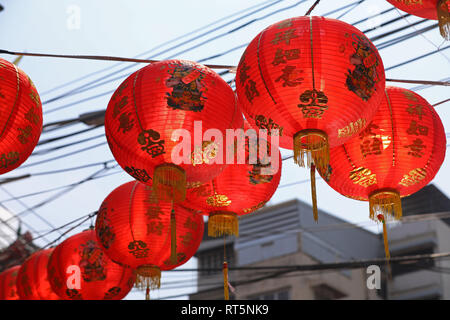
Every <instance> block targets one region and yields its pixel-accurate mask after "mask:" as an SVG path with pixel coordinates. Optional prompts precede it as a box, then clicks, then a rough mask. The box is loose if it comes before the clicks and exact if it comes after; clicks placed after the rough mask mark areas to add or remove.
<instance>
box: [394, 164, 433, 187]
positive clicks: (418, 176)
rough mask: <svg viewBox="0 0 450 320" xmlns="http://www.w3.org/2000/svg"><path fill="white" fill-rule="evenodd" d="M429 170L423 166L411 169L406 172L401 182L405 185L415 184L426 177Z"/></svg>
mask: <svg viewBox="0 0 450 320" xmlns="http://www.w3.org/2000/svg"><path fill="white" fill-rule="evenodd" d="M426 176H427V171H426V170H425V169H423V168H416V169H413V170H411V171H410V172H409V173H408V174H405V175H404V176H403V178H402V180H401V181H400V182H399V184H400V185H402V186H404V187H409V186H412V185H415V184H417V183H419V182H420V181H422V180H423V179H425V177H426Z"/></svg>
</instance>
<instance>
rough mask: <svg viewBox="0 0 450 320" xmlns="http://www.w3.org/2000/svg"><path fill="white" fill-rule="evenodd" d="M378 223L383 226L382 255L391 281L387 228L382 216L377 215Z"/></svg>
mask: <svg viewBox="0 0 450 320" xmlns="http://www.w3.org/2000/svg"><path fill="white" fill-rule="evenodd" d="M377 218H378V221H381V223H382V224H383V242H384V254H385V255H386V266H387V272H388V279H390V280H392V270H391V265H390V263H389V260H390V259H391V254H390V253H389V241H388V235H387V227H386V221H385V219H384V215H382V214H379V215H378V216H377Z"/></svg>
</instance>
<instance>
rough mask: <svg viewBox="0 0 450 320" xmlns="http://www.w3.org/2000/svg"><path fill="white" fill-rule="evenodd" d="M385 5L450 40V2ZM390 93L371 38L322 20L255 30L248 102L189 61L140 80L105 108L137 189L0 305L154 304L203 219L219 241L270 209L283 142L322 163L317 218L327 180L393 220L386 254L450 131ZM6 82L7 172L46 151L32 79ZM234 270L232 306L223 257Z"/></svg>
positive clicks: (242, 89)
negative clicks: (409, 199)
mask: <svg viewBox="0 0 450 320" xmlns="http://www.w3.org/2000/svg"><path fill="white" fill-rule="evenodd" d="M388 1H389V2H390V3H392V4H393V5H395V6H397V7H398V8H399V9H401V10H404V11H407V12H409V13H411V14H415V15H418V16H421V17H425V18H429V19H436V18H437V19H439V23H440V30H441V33H442V35H443V36H444V37H447V39H448V36H449V34H450V32H449V28H450V26H449V24H450V22H449V21H450V18H449V14H448V12H449V10H448V6H449V4H450V1H448V0H439V1H436V0H430V1H426V0H423V1H400V0H388ZM385 82H386V79H385V73H384V66H383V62H382V60H381V57H380V55H379V53H378V51H377V49H376V47H375V46H374V45H373V44H372V43H371V42H370V40H369V39H368V38H367V37H366V36H365V35H364V34H363V33H362V32H361V31H359V30H358V29H356V28H355V27H353V26H351V25H349V24H347V23H344V22H342V21H339V20H335V19H329V18H324V17H296V18H291V19H286V20H283V21H280V22H278V23H275V24H273V25H271V26H269V27H267V28H266V29H264V30H263V31H262V32H261V33H259V34H258V35H257V36H256V37H255V38H254V39H253V40H252V41H251V42H250V44H249V45H248V47H247V48H246V50H245V52H244V54H243V55H242V57H241V59H240V62H239V64H238V67H237V73H236V93H235V92H233V90H232V89H231V87H230V86H229V85H228V84H227V83H226V82H225V81H224V80H223V79H222V78H221V77H220V76H219V75H218V74H217V73H216V72H214V71H213V70H212V69H210V68H208V67H206V66H204V65H201V64H199V63H196V62H192V61H186V60H165V61H160V62H155V63H151V64H149V65H148V66H146V67H144V68H142V69H140V70H138V71H136V72H135V73H133V74H132V75H130V76H129V77H128V78H127V79H126V80H125V81H123V82H122V83H121V84H120V85H119V86H118V88H117V90H116V91H115V92H114V94H113V95H112V97H111V100H110V102H109V104H108V106H107V108H106V113H105V135H106V138H107V142H108V145H109V148H110V150H111V152H112V154H113V156H114V158H115V160H116V161H117V162H118V164H119V165H120V166H121V167H122V169H123V170H124V171H125V172H126V173H128V174H129V175H130V176H131V177H132V178H133V181H130V182H127V183H125V184H123V185H121V186H117V187H116V188H115V189H114V190H112V191H111V193H110V194H109V195H108V196H107V197H106V198H105V199H104V200H103V201H102V202H101V205H100V208H99V211H98V214H97V218H96V223H95V229H94V228H93V227H92V228H90V229H88V230H85V231H83V232H81V233H78V234H76V235H74V236H71V237H69V238H68V239H66V240H65V241H63V242H62V243H60V244H59V245H57V246H56V247H53V248H49V249H45V250H40V251H37V252H35V253H34V254H32V255H31V256H30V257H29V258H28V259H27V260H26V261H25V262H24V263H23V264H22V265H21V266H14V267H12V268H9V269H7V270H5V271H4V272H2V273H1V274H0V299H2V300H3V299H5V300H7V299H34V300H57V299H66V300H77V299H88V300H98V299H105V300H108V299H113V300H115V299H122V298H124V297H125V296H126V295H127V294H128V292H129V291H130V290H131V289H132V287H133V285H136V286H137V287H139V288H142V289H145V290H146V298H147V299H149V298H150V290H151V289H157V288H159V287H160V285H161V281H160V278H161V272H162V271H165V270H171V269H174V268H176V267H178V266H181V265H183V264H184V263H186V262H187V261H188V260H189V259H190V258H191V257H192V256H193V255H194V254H195V252H196V251H197V249H198V247H199V245H200V243H201V241H202V239H203V231H204V221H203V217H204V216H208V235H209V236H212V237H217V236H222V235H235V236H238V234H239V231H238V230H239V229H238V217H239V216H241V215H245V214H251V213H252V212H255V211H256V210H258V209H260V208H261V207H263V206H264V205H265V204H266V203H267V202H268V201H269V200H270V198H271V197H272V196H273V194H274V193H275V191H276V190H277V187H278V184H279V181H280V178H281V165H282V161H281V154H280V151H279V150H278V144H277V142H279V146H281V147H282V148H286V149H290V150H293V151H294V161H295V162H296V163H297V164H298V165H299V166H302V167H308V168H310V173H311V192H312V193H311V196H312V203H313V215H314V219H315V220H316V221H318V215H317V212H318V210H317V195H316V190H315V171H317V172H318V173H319V174H320V176H321V177H322V178H323V179H324V180H325V181H326V182H327V184H328V185H329V186H330V187H331V188H332V189H334V190H336V191H337V192H338V193H340V194H342V195H343V196H346V197H349V198H352V199H355V200H361V201H368V202H369V212H370V218H371V219H373V220H374V221H376V222H381V223H382V224H383V235H384V243H385V252H386V258H387V259H389V257H390V254H389V247H388V238H387V231H386V224H385V222H386V220H388V219H391V218H394V219H401V216H402V210H401V202H400V199H401V198H402V197H405V196H408V195H411V194H413V193H415V192H417V191H418V190H420V189H421V188H423V187H424V186H425V185H427V184H428V183H429V182H430V181H431V180H432V179H433V178H434V177H435V175H436V174H437V172H438V171H439V168H440V166H441V165H442V163H443V161H444V158H445V152H446V136H445V131H444V128H443V125H442V122H441V120H440V118H439V115H438V114H437V113H436V112H435V110H434V109H433V107H432V106H431V105H430V104H429V103H428V102H427V101H426V100H425V99H423V98H422V97H420V96H419V95H418V94H416V93H414V92H412V91H410V90H406V89H402V88H396V87H386V85H385ZM0 83H1V86H0V103H1V104H2V106H3V109H2V112H1V113H0V173H6V172H9V171H11V170H14V169H15V168H17V167H18V166H20V164H22V163H23V162H24V161H25V160H26V159H27V158H28V157H29V155H30V154H31V153H32V151H33V149H34V147H35V146H36V144H37V142H38V140H39V136H40V133H41V131H42V106H41V102H40V98H39V94H38V91H37V90H36V88H35V87H34V85H33V83H32V81H31V80H30V79H29V77H28V76H27V75H26V74H25V73H24V72H23V71H21V70H20V69H19V68H18V67H17V66H15V65H14V64H12V63H9V62H8V61H6V60H3V59H0ZM243 115H244V116H245V120H244V118H243ZM230 132H233V133H234V134H235V135H234V136H233V137H232V139H230V140H228V135H229V133H230ZM236 132H237V134H236ZM245 132H246V134H245ZM252 132H253V133H254V135H253V136H252V135H251V133H252ZM264 135H265V136H264ZM224 136H226V137H227V139H226V141H224V140H223V139H222V138H221V137H224ZM274 141H275V144H274ZM260 149H263V150H260ZM241 151H242V152H241ZM255 155H256V156H255ZM241 156H242V157H241ZM240 157H241V158H240ZM224 158H226V159H227V161H225V162H224V161H223V159H224ZM229 159H232V161H231V163H229V161H228V160H229ZM239 159H240V160H239ZM277 160H278V161H277ZM276 163H278V165H275V164H276ZM271 170H272V171H271ZM224 260H225V259H224ZM223 270H224V298H225V299H228V298H229V294H228V274H227V272H228V264H227V262H226V261H224V264H223Z"/></svg>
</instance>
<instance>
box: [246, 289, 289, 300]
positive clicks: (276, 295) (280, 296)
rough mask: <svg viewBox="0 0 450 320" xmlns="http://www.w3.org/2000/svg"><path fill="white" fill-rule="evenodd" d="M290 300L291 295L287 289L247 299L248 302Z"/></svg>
mask: <svg viewBox="0 0 450 320" xmlns="http://www.w3.org/2000/svg"><path fill="white" fill-rule="evenodd" d="M290 298H291V294H290V290H289V289H288V288H285V289H280V290H277V291H271V292H265V293H259V294H255V295H251V296H249V297H248V299H249V300H290Z"/></svg>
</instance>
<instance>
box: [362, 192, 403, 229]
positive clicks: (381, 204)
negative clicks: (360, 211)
mask: <svg viewBox="0 0 450 320" xmlns="http://www.w3.org/2000/svg"><path fill="white" fill-rule="evenodd" d="M369 210H370V219H372V220H375V221H377V215H378V214H382V215H383V216H384V217H385V219H387V218H389V217H393V218H394V219H395V220H400V219H401V217H402V201H401V199H400V193H398V192H397V191H395V190H391V189H382V190H377V191H375V192H373V193H372V194H371V195H370V196H369Z"/></svg>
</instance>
